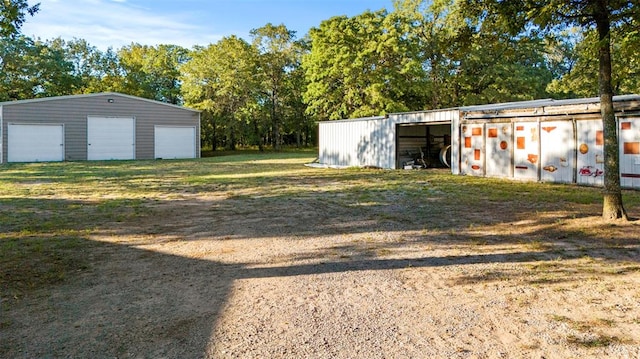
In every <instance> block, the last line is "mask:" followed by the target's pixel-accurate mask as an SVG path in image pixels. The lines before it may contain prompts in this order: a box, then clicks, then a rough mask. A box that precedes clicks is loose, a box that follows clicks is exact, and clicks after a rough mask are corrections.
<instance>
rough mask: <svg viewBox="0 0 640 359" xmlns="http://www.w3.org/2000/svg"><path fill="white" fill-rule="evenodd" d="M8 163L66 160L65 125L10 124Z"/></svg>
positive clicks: (8, 130) (8, 128)
mask: <svg viewBox="0 0 640 359" xmlns="http://www.w3.org/2000/svg"><path fill="white" fill-rule="evenodd" d="M7 136H8V140H7V161H8V162H41V161H63V160H64V126H63V125H59V124H56V125H43V124H38V125H28V124H11V123H10V124H9V125H8V127H7Z"/></svg>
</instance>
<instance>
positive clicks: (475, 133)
mask: <svg viewBox="0 0 640 359" xmlns="http://www.w3.org/2000/svg"><path fill="white" fill-rule="evenodd" d="M471 136H482V127H474V128H472V129H471Z"/></svg>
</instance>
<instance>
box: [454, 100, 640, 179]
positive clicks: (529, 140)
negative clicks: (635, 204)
mask: <svg viewBox="0 0 640 359" xmlns="http://www.w3.org/2000/svg"><path fill="white" fill-rule="evenodd" d="M614 108H615V111H616V118H617V125H618V141H619V143H620V176H621V184H622V186H623V187H634V188H640V96H638V95H625V96H615V97H614ZM460 126H461V127H460V133H461V138H462V139H463V141H462V142H461V144H460V152H461V158H460V173H461V174H466V175H474V176H495V177H505V178H514V179H522V180H534V181H544V182H556V183H577V184H581V185H593V186H601V185H603V184H604V176H603V175H604V152H603V149H604V137H603V130H602V117H601V115H600V99H599V98H597V97H594V98H585V99H571V100H536V101H524V102H514V103H508V104H496V105H483V106H469V107H462V108H460Z"/></svg>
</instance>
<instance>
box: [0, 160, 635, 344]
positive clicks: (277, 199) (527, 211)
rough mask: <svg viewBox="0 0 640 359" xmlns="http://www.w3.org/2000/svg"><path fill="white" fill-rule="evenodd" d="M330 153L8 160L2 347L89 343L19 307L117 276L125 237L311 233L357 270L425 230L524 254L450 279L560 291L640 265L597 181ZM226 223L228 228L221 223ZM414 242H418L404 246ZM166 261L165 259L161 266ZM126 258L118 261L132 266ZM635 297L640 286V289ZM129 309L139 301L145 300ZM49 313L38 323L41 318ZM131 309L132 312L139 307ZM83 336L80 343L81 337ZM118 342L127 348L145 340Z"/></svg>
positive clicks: (608, 336) (472, 250) (456, 259)
mask: <svg viewBox="0 0 640 359" xmlns="http://www.w3.org/2000/svg"><path fill="white" fill-rule="evenodd" d="M315 157H316V154H315V152H313V151H298V152H283V153H268V154H259V153H243V152H239V153H238V154H231V155H225V156H219V157H210V158H202V159H197V160H158V161H110V162H69V163H29V164H5V165H2V166H0V219H1V220H0V301H1V305H2V308H1V310H2V312H0V313H2V315H0V318H1V319H0V332H3V333H4V334H0V339H3V340H0V356H29V355H28V354H27V353H31V354H36V356H41V355H42V356H60V355H61V356H67V355H69V353H71V354H70V355H71V356H74V355H79V356H83V355H86V354H88V352H87V351H86V350H84V351H83V349H82V348H84V347H83V346H82V345H78V343H77V342H76V340H79V339H77V338H76V337H73V334H69V335H68V337H63V338H67V339H60V342H64V343H63V344H56V343H53V344H52V342H51V341H50V340H49V341H47V340H45V339H40V341H35V342H33V343H34V344H33V345H34V348H35V349H33V348H32V351H31V352H29V345H27V344H25V343H26V342H28V340H31V339H32V338H31V339H29V337H28V335H26V334H25V333H27V332H28V331H26V329H24V327H23V326H22V324H21V323H19V320H18V319H16V316H15V315H8V314H9V313H23V312H24V311H27V306H29V307H30V308H31V309H29V310H31V311H38V310H39V311H41V312H46V311H47V310H48V309H47V308H51V303H50V302H47V300H48V299H45V298H51V297H52V296H55V295H63V294H60V293H63V292H64V293H71V292H73V293H81V292H83V291H84V290H86V289H87V288H88V287H89V286H90V285H95V281H103V280H108V279H105V278H106V277H104V278H103V277H99V276H98V274H97V273H96V272H97V271H98V269H99V270H100V271H101V272H102V271H103V270H104V268H110V267H109V265H110V264H109V262H110V261H112V260H113V259H114V258H115V257H114V256H115V254H114V253H120V252H118V251H122V248H127V249H132V250H133V249H135V253H136V254H135V256H136V257H131V258H142V259H143V260H147V259H148V258H149V256H151V255H152V254H149V253H152V252H154V253H155V251H156V249H157V248H160V246H162V248H163V249H158V251H160V252H161V251H163V250H165V251H170V252H171V255H172V256H175V257H183V258H197V259H198V260H202V261H203V262H207V261H208V262H209V263H213V262H215V263H221V264H220V265H222V264H224V265H227V264H228V263H226V262H225V259H224V258H226V257H224V256H225V255H227V254H228V253H230V252H232V251H236V253H237V251H238V249H237V248H235V247H234V248H231V247H229V249H225V247H223V246H220V247H216V248H217V249H216V251H215V252H213V250H210V251H208V252H207V251H204V250H202V251H201V252H197V251H195V252H194V251H193V250H192V249H189V250H188V251H187V249H186V247H185V246H186V244H185V243H192V242H194V241H200V242H205V241H218V242H217V243H222V241H224V240H228V241H230V242H229V243H232V241H235V240H243V239H244V240H249V239H254V238H262V239H266V238H273V240H274V241H277V240H278V238H285V237H286V238H295V239H296V240H299V241H305V240H307V239H308V241H309V242H308V249H307V250H308V251H307V252H300V251H299V252H296V253H292V254H290V257H287V258H288V259H287V260H290V261H291V262H290V263H294V262H295V261H314V262H313V263H316V264H318V263H320V264H323V263H324V264H326V263H332V264H336V263H339V264H341V265H344V266H346V268H350V269H349V270H352V269H353V268H351V267H349V266H351V265H353V266H358V265H361V264H363V263H370V262H371V263H374V261H381V262H375V263H378V264H376V265H384V263H388V262H384V261H385V260H391V259H393V260H396V261H409V262H406V263H409V265H410V266H415V265H419V264H420V262H419V261H417V260H416V261H417V262H415V263H414V262H411V261H413V260H414V258H413V257H411V256H412V255H414V254H415V251H414V249H415V248H416V247H415V246H416V245H418V244H419V245H420V247H419V248H421V249H420V250H421V251H423V252H429V251H436V252H437V251H444V252H442V253H443V255H442V256H441V257H439V258H440V259H438V260H440V261H442V262H443V263H445V262H447V261H453V264H454V265H466V264H493V263H500V264H504V263H511V264H514V265H515V266H516V267H514V268H511V269H510V270H505V269H504V268H503V269H501V270H495V271H494V270H483V271H479V272H473V271H469V272H468V273H465V272H464V271H463V272H459V273H457V275H456V276H455V277H454V278H450V280H451V281H450V282H449V284H450V285H452V286H460V287H461V288H462V287H465V286H468V285H476V284H478V283H481V284H483V285H488V284H491V283H496V282H500V283H505V282H512V283H515V284H518V285H526V286H527V287H529V288H534V290H535V288H542V287H545V288H547V287H549V286H551V287H552V288H553V290H556V291H558V293H561V292H564V291H568V290H572V288H576V287H575V286H576V285H580V284H581V283H585V282H589V283H592V284H593V285H596V286H598V287H603V288H608V290H610V291H615V290H616V289H615V287H616V286H617V285H619V284H620V283H628V284H629V283H636V282H635V281H637V279H638V276H639V273H640V263H639V261H640V240H639V238H640V226H639V225H638V222H636V221H635V220H634V221H631V222H629V223H623V222H620V223H613V224H608V223H604V222H601V221H599V219H598V216H599V213H600V210H601V190H600V189H598V188H589V187H578V186H574V185H557V184H545V183H526V182H514V181H509V180H502V179H489V178H476V177H467V176H453V175H451V174H450V173H448V172H447V171H445V170H411V171H404V170H395V171H387V170H372V169H355V168H354V169H345V170H335V169H314V168H309V167H305V166H303V164H304V163H307V162H311V161H312V160H313V159H314V158H315ZM624 201H625V206H626V209H627V211H628V212H629V215H630V216H631V217H633V218H638V217H640V192H638V191H624ZM222 223H224V226H223V227H224V228H221V227H218V226H219V225H222ZM322 236H339V237H341V238H347V237H349V236H351V237H352V239H350V241H351V242H348V245H347V244H344V243H343V244H341V245H332V246H328V247H326V248H325V247H322V242H321V241H317V239H318V238H321V237H322ZM345 240H346V239H345ZM260 243H262V242H260ZM169 244H170V245H171V246H172V247H168V246H169ZM153 246H156V247H153ZM151 247H153V248H154V249H153V250H149V248H151ZM409 247H410V248H413V249H412V252H411V253H412V254H411V255H410V256H409V257H407V258H404V257H403V255H404V254H403V253H407V252H408V250H407V248H409ZM225 251H229V252H228V253H227V252H225ZM127 255H132V256H133V253H128V254H127ZM127 258H128V257H127ZM145 258H146V259H145ZM152 258H155V257H152ZM283 258H284V257H283ZM464 258H466V259H464ZM149 260H151V259H149ZM163 260H164V259H163ZM467 261H468V263H467ZM161 262H162V260H160V259H158V260H155V259H154V262H153V266H154V267H155V266H159V265H161ZM287 263H289V262H287ZM295 263H297V262H295ZM305 263H306V262H305ZM394 263H395V262H394ZM398 263H405V262H398ZM263 264H264V263H261V262H260V261H259V259H256V258H254V257H250V256H249V254H247V259H246V260H245V261H244V262H242V264H241V265H240V264H237V263H235V262H234V265H235V266H237V268H238V270H247V268H250V267H251V266H253V265H263ZM202 265H205V264H202ZM372 265H373V264H372ZM395 265H396V264H392V265H389V267H390V269H393V268H395V267H394V266H395ZM430 265H435V266H438V263H435V264H434V263H431V264H430ZM443 265H444V264H443ZM224 268H227V267H224ZM234 268H235V267H234ZM300 268H306V267H300ZM111 269H112V270H113V271H114V272H112V273H110V275H111V276H117V275H119V274H117V273H118V272H117V269H116V268H111ZM304 270H305V269H300V271H302V272H303V271H304ZM332 270H333V269H332ZM114 273H115V274H114ZM141 273H147V272H144V271H143V272H141ZM122 275H124V274H122ZM89 277H91V278H94V279H92V280H93V281H94V282H91V281H90V280H89V279H87V278H89ZM95 278H98V279H95ZM234 278H236V279H235V280H237V279H238V278H237V277H234ZM128 280H135V277H130V278H128ZM621 281H622V282H621ZM230 282H231V280H229V283H230ZM88 283H89V284H88ZM91 283H93V284H91ZM515 284H514V285H515ZM634 285H635V284H634ZM229 286H231V284H229ZM636 288H637V287H636ZM227 289H229V288H227ZM56 293H57V294H56ZM635 299H636V300H637V301H640V291H636V294H635ZM225 300H229V299H228V298H227V299H225ZM47 303H49V304H47ZM222 308H223V306H221V307H220V308H219V309H218V310H217V311H216V314H215V316H216V317H218V316H220V315H221V314H220V313H221V312H222V311H223V310H224V309H222ZM122 310H123V312H126V311H127V310H131V312H127V313H128V314H127V315H131V316H133V317H135V316H136V313H135V309H127V308H126V307H124V308H122ZM629 310H631V309H629ZM633 311H634V313H636V314H634V315H635V316H633V317H631V318H625V319H624V320H620V319H619V318H618V319H616V318H613V319H612V318H601V317H600V316H594V317H592V318H589V317H579V318H578V317H571V315H568V314H567V313H566V312H562V311H558V313H557V314H553V315H547V316H546V318H547V320H548V321H549V322H552V323H556V324H557V325H563V326H566V327H567V328H569V329H568V330H573V332H572V334H570V335H567V336H566V337H565V338H564V339H563V340H564V341H565V342H566V343H567V345H569V346H574V347H578V348H583V349H584V350H594V349H593V348H594V347H595V348H599V347H610V346H612V345H638V343H639V342H640V338H637V337H634V335H635V334H634V333H632V334H630V335H631V336H630V337H629V336H624V335H623V334H620V333H623V331H624V329H625V328H627V326H629V325H637V324H639V323H640V316H637V312H640V310H639V309H638V308H636V307H634V308H633ZM41 315H44V314H42V313H40V314H39V315H35V316H34V317H33V319H30V320H32V322H29V323H28V324H29V325H36V324H37V323H36V322H35V321H37V320H38V319H37V318H42V316H41ZM123 318H124V319H123V323H126V319H127V318H129V317H128V316H123ZM49 319H50V320H51V321H52V322H55V321H57V320H62V319H60V318H57V317H55V315H54V317H53V318H49ZM75 323H76V324H75V325H76V327H75V328H76V329H78V330H80V329H82V328H84V325H85V324H84V323H83V322H81V321H76V322H75ZM52 325H53V324H52ZM122 325H126V324H122ZM71 327H72V328H73V325H71ZM616 328H617V329H616ZM71 330H73V329H71ZM105 330H106V329H105ZM106 332H107V333H111V332H109V331H106ZM585 333H590V334H593V333H595V334H594V335H591V336H586V334H585ZM78 335H79V336H80V334H78ZM25 338H27V339H25ZM94 339H95V338H94ZM95 340H97V339H95ZM129 340H130V341H131V345H132V346H133V345H134V344H136V342H135V340H134V339H129ZM69 345H76V346H77V348H78V349H74V350H77V351H73V350H72V351H69ZM200 347H202V346H200ZM46 348H49V349H46ZM535 348H540V346H539V345H538V346H534V349H535ZM85 349H86V348H85ZM200 349H202V348H200ZM49 350H50V351H49ZM104 350H107V351H108V353H109V354H110V355H123V353H125V352H126V351H127V350H131V346H128V345H125V347H124V348H121V349H111V348H108V349H107V348H105V349H104ZM111 350H113V351H111ZM162 353H164V354H166V352H160V354H162ZM93 354H95V353H93ZM146 354H149V352H147V353H146ZM156 354H158V353H156ZM178 354H181V353H178ZM182 354H184V353H182ZM142 356H145V354H142Z"/></svg>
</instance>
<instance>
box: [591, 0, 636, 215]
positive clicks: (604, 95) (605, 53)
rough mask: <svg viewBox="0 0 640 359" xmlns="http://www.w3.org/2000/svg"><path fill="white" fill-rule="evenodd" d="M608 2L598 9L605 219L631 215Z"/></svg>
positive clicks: (598, 4) (598, 3)
mask: <svg viewBox="0 0 640 359" xmlns="http://www.w3.org/2000/svg"><path fill="white" fill-rule="evenodd" d="M607 2H608V1H607V0H598V1H597V5H596V9H595V14H594V15H595V16H594V17H595V20H596V27H597V30H598V56H599V62H600V66H599V72H598V87H599V89H598V90H599V93H600V113H601V114H602V124H603V129H604V160H605V162H604V200H603V206H602V217H603V218H604V219H605V220H616V219H625V220H627V219H628V218H627V214H626V211H625V210H624V206H623V204H622V189H621V187H620V163H619V160H620V153H619V152H620V147H619V145H618V134H617V124H616V115H615V110H614V108H613V87H612V86H611V33H610V21H609V10H608V9H607Z"/></svg>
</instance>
